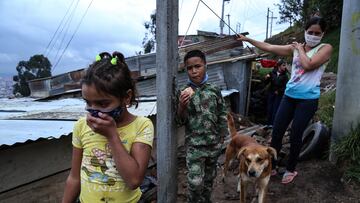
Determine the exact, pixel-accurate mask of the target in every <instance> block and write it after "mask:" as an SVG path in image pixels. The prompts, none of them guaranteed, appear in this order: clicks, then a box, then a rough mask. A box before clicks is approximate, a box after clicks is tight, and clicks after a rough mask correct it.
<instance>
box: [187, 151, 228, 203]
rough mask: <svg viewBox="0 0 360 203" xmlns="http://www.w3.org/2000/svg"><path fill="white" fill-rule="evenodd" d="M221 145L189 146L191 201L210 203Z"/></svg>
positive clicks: (189, 190) (188, 162)
mask: <svg viewBox="0 0 360 203" xmlns="http://www.w3.org/2000/svg"><path fill="white" fill-rule="evenodd" d="M220 147H221V145H216V146H213V147H209V146H189V147H188V148H187V151H186V166H187V168H188V174H187V181H188V196H187V201H188V202H190V203H202V202H204V203H205V202H206V203H209V202H211V201H210V197H211V191H212V185H213V181H214V179H215V177H216V165H217V159H218V157H219V155H220V152H221V151H220V150H221V148H220Z"/></svg>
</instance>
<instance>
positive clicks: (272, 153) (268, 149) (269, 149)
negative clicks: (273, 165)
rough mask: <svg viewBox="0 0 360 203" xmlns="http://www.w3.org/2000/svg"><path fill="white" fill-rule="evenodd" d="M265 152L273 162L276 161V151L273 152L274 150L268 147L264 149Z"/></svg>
mask: <svg viewBox="0 0 360 203" xmlns="http://www.w3.org/2000/svg"><path fill="white" fill-rule="evenodd" d="M266 151H267V152H268V153H269V154H271V156H272V157H273V158H274V159H275V160H277V153H276V150H275V149H274V148H272V147H268V148H267V149H266Z"/></svg>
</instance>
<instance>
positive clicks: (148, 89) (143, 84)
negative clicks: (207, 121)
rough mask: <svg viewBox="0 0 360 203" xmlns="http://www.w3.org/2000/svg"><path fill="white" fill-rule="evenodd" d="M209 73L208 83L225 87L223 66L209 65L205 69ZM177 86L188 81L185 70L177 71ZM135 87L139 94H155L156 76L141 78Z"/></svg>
mask: <svg viewBox="0 0 360 203" xmlns="http://www.w3.org/2000/svg"><path fill="white" fill-rule="evenodd" d="M207 73H208V75H209V83H212V84H215V85H217V86H218V87H220V88H221V89H226V88H227V87H226V84H225V80H224V73H223V68H222V67H221V66H218V65H216V64H214V65H209V66H208V69H207ZM177 80H178V81H177V82H178V86H179V87H181V86H183V85H185V84H186V83H187V82H188V76H187V73H186V72H182V73H179V74H178V75H177ZM136 88H137V90H138V93H139V95H141V96H155V95H156V77H152V78H149V79H146V80H142V81H139V82H137V83H136Z"/></svg>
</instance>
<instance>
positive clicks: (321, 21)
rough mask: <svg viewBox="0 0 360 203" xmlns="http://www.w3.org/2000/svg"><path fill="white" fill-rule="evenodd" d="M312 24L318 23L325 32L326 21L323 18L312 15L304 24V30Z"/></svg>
mask: <svg viewBox="0 0 360 203" xmlns="http://www.w3.org/2000/svg"><path fill="white" fill-rule="evenodd" d="M312 25H319V26H320V28H321V30H322V31H323V32H325V30H326V22H325V20H324V19H323V18H320V17H312V18H310V20H309V21H308V22H307V23H306V25H305V30H307V29H309V27H310V26H312Z"/></svg>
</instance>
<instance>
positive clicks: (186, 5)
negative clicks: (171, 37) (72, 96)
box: [0, 0, 288, 75]
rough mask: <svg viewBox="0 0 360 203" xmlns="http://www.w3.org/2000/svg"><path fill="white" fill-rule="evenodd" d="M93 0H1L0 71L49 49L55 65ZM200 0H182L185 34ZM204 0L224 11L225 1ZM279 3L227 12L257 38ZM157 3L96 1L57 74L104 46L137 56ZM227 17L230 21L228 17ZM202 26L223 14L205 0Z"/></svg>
mask: <svg viewBox="0 0 360 203" xmlns="http://www.w3.org/2000/svg"><path fill="white" fill-rule="evenodd" d="M90 2H91V0H62V1H58V0H11V1H10V0H9V1H5V0H0V75H4V74H5V75H14V74H16V69H15V68H16V65H17V64H18V62H19V61H21V60H26V61H27V60H29V58H30V57H31V56H33V55H35V54H45V55H46V56H47V57H48V58H49V60H50V62H51V64H52V65H53V66H54V65H55V64H56V62H57V61H58V59H59V57H60V55H61V54H62V52H63V50H64V48H65V46H66V44H67V43H68V41H69V40H70V37H71V36H72V35H73V33H74V32H75V29H76V27H77V25H78V24H79V22H80V19H81V17H82V16H83V15H84V13H85V11H86V8H87V7H88V6H89V4H90ZM197 2H198V1H197V0H179V34H185V32H186V30H187V28H188V27H189V23H190V20H191V17H192V16H193V14H194V12H195V8H196V5H197ZM204 2H206V3H207V4H208V5H209V6H210V7H211V8H213V9H214V11H215V12H216V13H218V14H219V15H220V14H221V4H222V0H204ZM278 2H279V0H271V1H270V0H269V1H268V0H241V1H240V0H230V2H229V3H226V4H225V12H224V13H225V15H227V14H230V24H231V27H232V28H233V29H234V30H236V24H237V23H240V24H241V30H240V31H241V32H243V31H248V32H249V33H250V36H251V37H254V38H256V39H259V40H264V38H265V30H266V12H267V8H268V7H269V8H270V9H271V10H273V11H274V16H278V12H277V8H276V7H275V6H274V3H278ZM77 3H78V6H77V7H76V6H75V5H76V4H77ZM70 6H71V7H70ZM75 7H76V10H75V12H74V15H73V18H72V21H71V23H68V25H69V26H68V28H63V27H64V26H62V27H60V30H61V29H63V31H62V35H61V36H60V35H58V36H57V37H56V38H55V40H54V41H53V43H52V44H51V46H50V47H49V48H48V49H46V47H47V45H48V44H49V42H50V40H51V38H52V36H53V35H54V33H55V31H56V29H57V28H58V27H59V24H60V22H61V20H62V19H63V17H64V16H65V13H66V12H67V10H68V9H69V8H70V11H69V13H68V15H67V18H65V19H68V17H69V16H70V13H71V10H72V9H74V8H75ZM155 8H156V0H121V1H120V0H93V2H92V4H91V6H90V8H89V10H88V13H87V14H86V16H85V18H84V20H83V21H82V23H81V25H80V27H79V29H78V31H77V32H76V34H75V36H74V38H73V39H72V41H71V43H70V45H69V46H68V48H67V49H66V51H65V52H64V55H63V56H62V58H61V60H60V62H59V64H58V65H57V66H56V67H55V69H54V70H53V75H55V74H59V73H64V72H68V71H71V70H76V69H80V68H85V67H87V66H88V64H89V63H91V61H92V60H93V59H94V57H95V55H96V54H97V53H99V52H102V51H109V52H112V51H115V50H118V51H121V52H123V53H124V55H125V57H129V56H134V55H135V52H139V51H141V50H142V45H141V43H142V40H143V38H144V35H145V32H146V30H145V28H144V25H143V24H144V22H145V21H148V20H150V14H151V13H152V12H154V10H155ZM225 20H226V22H228V21H227V17H226V16H225ZM275 22H276V20H274V23H273V32H272V33H273V34H276V33H278V32H280V31H282V30H284V29H285V28H286V27H287V26H288V25H278V24H276V23H275ZM63 25H64V23H63ZM60 30H59V31H58V34H59V33H60ZM196 30H205V31H211V32H219V19H218V18H217V17H216V16H215V15H214V14H212V13H211V11H210V10H209V9H208V8H207V7H205V6H204V5H203V4H202V3H200V6H199V9H198V11H197V13H196V15H195V18H194V21H193V22H192V24H191V26H190V29H189V32H188V33H187V34H196ZM65 33H66V35H64V34H65ZM224 33H226V34H227V33H228V28H227V27H224ZM232 34H233V33H232ZM63 36H65V37H63ZM61 41H62V43H61ZM54 42H55V43H54ZM60 45H61V46H60ZM49 50H51V51H50V52H49ZM46 51H47V52H46ZM53 68H54V67H53Z"/></svg>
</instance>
